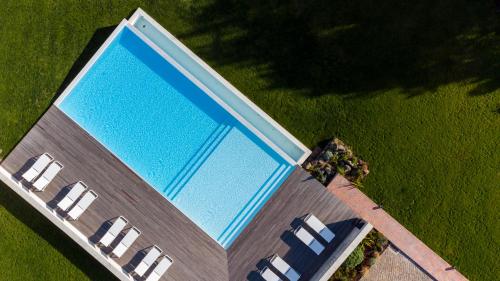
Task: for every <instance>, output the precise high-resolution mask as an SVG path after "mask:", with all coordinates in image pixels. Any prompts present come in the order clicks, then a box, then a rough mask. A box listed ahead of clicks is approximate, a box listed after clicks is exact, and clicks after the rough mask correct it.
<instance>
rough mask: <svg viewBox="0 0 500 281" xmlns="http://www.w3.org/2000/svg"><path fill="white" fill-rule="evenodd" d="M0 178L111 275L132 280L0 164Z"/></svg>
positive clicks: (114, 262) (124, 279) (124, 280)
mask: <svg viewBox="0 0 500 281" xmlns="http://www.w3.org/2000/svg"><path fill="white" fill-rule="evenodd" d="M0 180H1V181H3V182H4V183H5V184H6V185H7V186H8V187H9V188H10V189H12V190H13V191H14V192H15V193H17V195H19V196H21V197H22V198H23V199H24V200H25V201H26V202H28V203H29V204H30V205H31V206H33V207H34V208H35V209H36V210H37V211H38V212H39V213H41V214H42V215H43V216H44V217H46V218H47V219H48V220H49V221H50V222H52V223H53V224H54V225H55V226H57V227H58V228H59V229H60V230H62V231H63V232H64V233H65V234H66V235H68V236H69V237H70V238H71V239H73V240H74V241H75V242H76V243H78V245H80V247H82V248H83V249H84V250H85V251H87V252H88V253H89V254H90V255H91V256H92V257H94V258H95V259H96V260H97V261H99V262H100V263H101V264H102V265H103V266H104V267H106V268H107V269H108V270H109V271H111V273H113V275H115V276H116V277H117V278H119V279H120V280H122V281H133V280H134V278H133V277H132V276H130V275H129V274H128V273H127V272H126V271H124V270H123V268H122V267H121V266H120V265H119V264H118V263H117V262H116V261H114V260H113V259H112V258H110V257H108V256H107V255H106V254H105V253H103V252H102V251H101V249H100V248H99V247H97V246H96V245H95V244H94V243H92V242H91V241H90V240H89V239H88V237H87V236H85V235H84V234H83V233H81V232H80V231H79V230H78V229H77V228H76V227H74V226H73V225H72V224H71V222H70V221H68V220H65V219H64V218H62V217H61V216H59V215H58V214H57V212H56V211H55V210H53V209H52V208H50V207H49V206H48V205H47V204H46V203H45V202H44V201H43V200H42V199H40V197H38V196H36V194H35V193H34V192H32V191H30V190H29V189H28V188H27V187H26V186H24V185H23V184H22V182H20V181H18V180H17V179H16V178H14V177H13V176H12V175H11V174H10V173H9V172H8V171H7V170H5V168H4V167H2V166H0Z"/></svg>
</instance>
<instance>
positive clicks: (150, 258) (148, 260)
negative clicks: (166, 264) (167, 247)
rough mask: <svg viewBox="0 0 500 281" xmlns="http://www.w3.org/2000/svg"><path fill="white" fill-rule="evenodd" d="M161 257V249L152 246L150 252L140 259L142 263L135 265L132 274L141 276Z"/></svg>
mask: <svg viewBox="0 0 500 281" xmlns="http://www.w3.org/2000/svg"><path fill="white" fill-rule="evenodd" d="M160 255H161V249H160V248H159V247H158V246H156V245H154V246H153V248H151V250H149V252H148V253H147V254H146V256H144V258H142V261H141V262H140V263H139V265H137V266H136V267H135V269H134V272H135V273H137V275H138V276H143V275H144V273H146V271H147V270H148V269H149V268H150V267H151V266H152V265H153V263H154V262H155V261H156V259H157V258H158V257H159V256H160Z"/></svg>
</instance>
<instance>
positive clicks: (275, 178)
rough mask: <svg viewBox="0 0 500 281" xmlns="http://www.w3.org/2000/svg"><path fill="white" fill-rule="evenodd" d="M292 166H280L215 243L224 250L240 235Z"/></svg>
mask: <svg viewBox="0 0 500 281" xmlns="http://www.w3.org/2000/svg"><path fill="white" fill-rule="evenodd" d="M291 169H292V166H290V165H287V164H282V165H280V166H279V167H278V168H277V169H276V170H275V171H274V172H273V173H272V174H271V176H270V177H269V178H268V179H267V181H266V182H265V183H264V184H263V185H262V186H261V188H260V189H259V190H258V191H257V192H256V193H255V194H254V195H253V196H252V198H251V199H250V200H249V201H248V202H247V204H246V205H245V206H244V207H243V208H242V209H241V210H240V212H239V213H238V214H237V215H236V217H235V218H234V219H233V221H232V222H231V223H230V224H229V225H228V226H227V227H226V229H225V230H224V231H223V232H222V233H221V235H220V236H219V237H218V238H217V241H218V242H219V243H220V244H221V245H222V246H223V247H224V248H226V247H227V246H229V245H230V244H231V243H232V242H233V240H234V239H236V237H237V236H238V235H239V234H240V232H241V231H242V230H243V229H244V226H245V225H247V224H248V223H249V222H250V220H251V219H252V218H253V217H254V216H255V215H256V214H257V212H258V210H259V209H260V208H261V207H262V206H263V205H264V202H265V200H267V199H268V198H269V197H270V195H271V194H273V193H274V191H275V190H276V189H277V188H278V187H279V186H280V185H281V182H282V181H283V180H284V178H285V176H286V175H287V174H288V173H289V172H290V170H291Z"/></svg>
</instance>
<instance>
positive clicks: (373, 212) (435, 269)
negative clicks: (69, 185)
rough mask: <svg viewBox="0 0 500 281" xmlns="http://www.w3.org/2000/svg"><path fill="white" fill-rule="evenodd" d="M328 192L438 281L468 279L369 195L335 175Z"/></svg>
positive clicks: (461, 280)
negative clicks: (379, 206)
mask: <svg viewBox="0 0 500 281" xmlns="http://www.w3.org/2000/svg"><path fill="white" fill-rule="evenodd" d="M327 189H328V191H329V192H331V193H332V194H334V195H335V196H337V197H338V198H339V199H340V200H342V201H344V203H346V204H347V205H348V206H349V207H351V208H352V209H353V210H354V211H355V212H357V213H358V214H359V215H360V216H361V218H363V219H364V220H366V221H367V222H369V223H371V224H372V225H373V227H374V228H376V229H377V230H378V231H380V232H381V233H382V234H383V235H384V236H385V237H387V239H389V240H390V241H391V243H393V244H394V245H395V246H396V247H397V248H398V249H400V250H401V251H402V252H403V253H404V254H405V255H406V256H408V257H409V258H410V259H411V260H412V261H413V262H415V263H416V264H417V265H418V266H420V267H421V268H422V269H423V270H425V271H426V272H427V273H428V274H429V275H430V276H432V277H433V278H435V279H436V280H443V281H444V280H446V281H448V280H450V281H463V280H467V278H465V277H464V276H463V275H462V274H461V273H460V272H458V270H456V269H453V268H452V267H451V265H450V264H448V263H447V262H446V261H445V260H443V259H442V258H441V257H440V256H439V255H438V254H436V253H434V252H433V251H432V250H431V249H430V248H429V247H428V246H427V245H425V244H424V243H423V242H422V241H420V240H419V239H418V238H417V237H415V235H413V234H412V233H411V232H410V231H408V230H407V229H406V228H405V227H404V226H402V225H401V224H400V223H399V222H398V221H396V220H395V219H394V218H393V217H391V216H390V215H389V214H388V213H387V212H385V211H384V210H383V209H381V208H378V205H377V204H375V203H374V202H373V201H372V200H371V199H370V198H368V196H366V195H365V194H364V193H363V192H361V191H360V190H359V189H357V188H355V187H353V186H352V185H351V183H350V182H349V181H348V180H347V179H346V178H344V177H342V176H336V177H335V178H334V179H333V180H332V182H331V183H330V184H329V185H328V186H327Z"/></svg>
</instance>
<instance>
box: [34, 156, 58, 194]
mask: <svg viewBox="0 0 500 281" xmlns="http://www.w3.org/2000/svg"><path fill="white" fill-rule="evenodd" d="M62 168H63V165H62V164H61V163H59V162H57V161H56V162H52V163H51V164H50V165H49V167H48V168H47V170H45V172H43V173H42V175H41V176H40V177H39V178H38V179H37V180H36V181H35V182H34V183H33V187H34V188H35V189H36V190H38V191H43V190H44V189H45V187H47V185H48V184H49V183H50V182H51V181H52V180H53V179H54V178H55V177H56V176H57V174H58V173H59V171H61V170H62Z"/></svg>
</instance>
